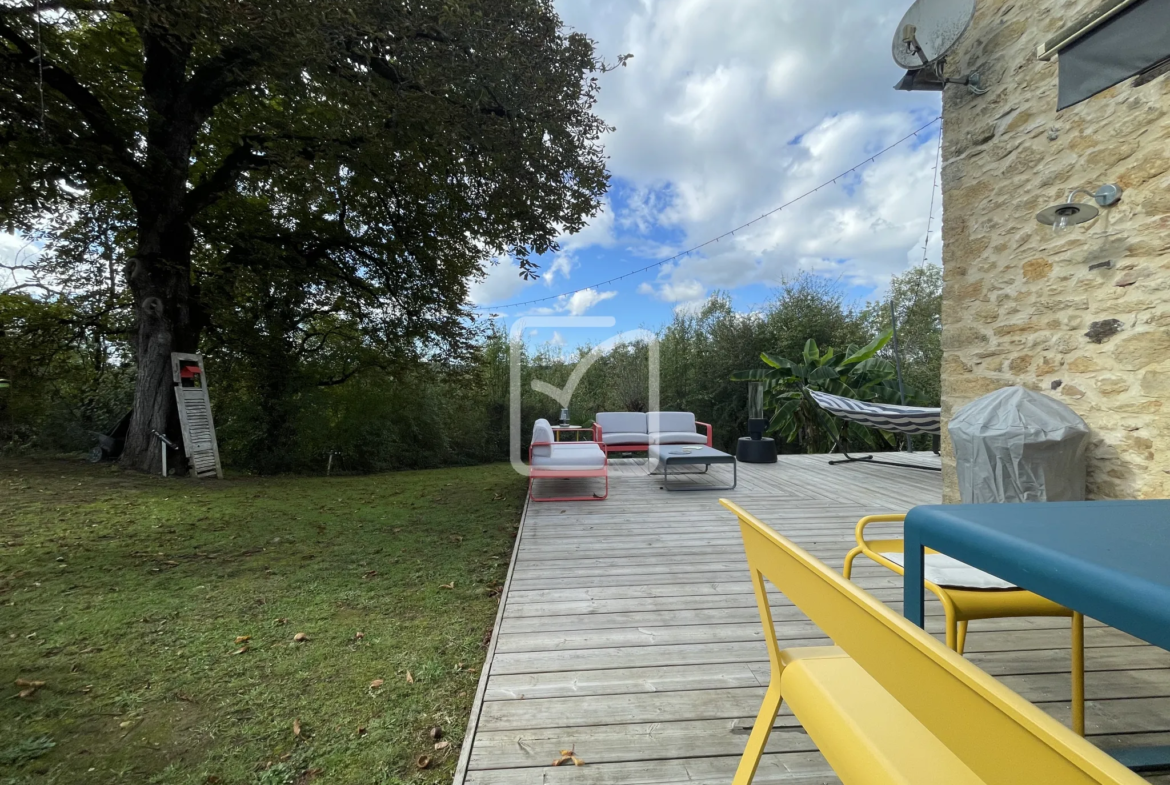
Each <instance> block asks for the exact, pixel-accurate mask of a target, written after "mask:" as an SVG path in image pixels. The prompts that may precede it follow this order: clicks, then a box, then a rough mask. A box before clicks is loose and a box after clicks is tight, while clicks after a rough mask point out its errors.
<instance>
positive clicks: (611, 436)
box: [601, 426, 650, 445]
mask: <svg viewBox="0 0 1170 785" xmlns="http://www.w3.org/2000/svg"><path fill="white" fill-rule="evenodd" d="M646 438H647V433H646V432H645V431H642V432H640V433H607V432H606V430H605V426H602V429H601V441H602V442H603V443H605V444H615V445H616V444H650V442H648V441H646Z"/></svg>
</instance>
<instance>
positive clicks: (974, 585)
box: [882, 553, 1020, 589]
mask: <svg viewBox="0 0 1170 785" xmlns="http://www.w3.org/2000/svg"><path fill="white" fill-rule="evenodd" d="M882 556H885V557H886V558H887V559H889V560H890V561H892V562H893V563H894V564H897V565H898V566H900V567H902V568H905V566H906V562H905V554H903V553H883V554H882ZM924 563H925V570H924V572H925V575H926V580H928V581H930V582H931V583H933V584H934V585H935V586H944V587H946V588H950V589H1018V588H1020V587H1019V586H1017V585H1015V584H1014V583H1008V582H1007V581H1005V580H1002V579H1000V578H997V577H995V576H994V575H992V574H991V573H989V572H984V571H983V570H981V569H979V568H977V567H972V566H971V565H970V564H964V563H963V562H961V561H959V560H958V559H952V558H951V557H950V556H947V555H946V554H945V553H928V554H926V556H925V558H924Z"/></svg>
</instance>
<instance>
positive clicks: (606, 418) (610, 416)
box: [594, 412, 646, 440]
mask: <svg viewBox="0 0 1170 785" xmlns="http://www.w3.org/2000/svg"><path fill="white" fill-rule="evenodd" d="M594 422H596V423H597V424H598V425H600V426H601V434H602V438H603V440H604V436H605V434H607V433H642V434H645V433H646V413H645V412H598V414H597V417H596V418H595V419H594Z"/></svg>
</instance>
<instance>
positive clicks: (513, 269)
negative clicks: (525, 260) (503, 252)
mask: <svg viewBox="0 0 1170 785" xmlns="http://www.w3.org/2000/svg"><path fill="white" fill-rule="evenodd" d="M534 283H535V281H533V280H525V279H524V278H522V277H521V276H520V265H518V264H517V263H516V260H515V259H512V258H511V257H508V256H501V257H497V258H496V259H495V260H493V263H492V264H491V265H490V266H489V267H488V268H487V270H486V271H485V273H484V275H483V277H482V278H478V279H474V280H472V282H471V285H470V286H469V287H468V299H469V300H471V302H473V303H475V304H476V305H479V306H484V305H495V304H497V303H505V302H508V301H509V300H515V299H516V298H517V297H518V296H520V294H521V293H522V292H523V291H524V290H525V289H527V288H528V287H529V286H532V285H533V284H534Z"/></svg>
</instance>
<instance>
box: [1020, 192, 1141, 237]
mask: <svg viewBox="0 0 1170 785" xmlns="http://www.w3.org/2000/svg"><path fill="white" fill-rule="evenodd" d="M1079 194H1085V195H1086V196H1091V197H1093V200H1094V201H1095V202H1096V203H1097V204H1098V205H1100V206H1101V207H1110V206H1112V205H1115V204H1117V203H1118V202H1119V201H1121V186H1117V185H1103V186H1101V187H1100V188H1098V189H1097V190H1096V191H1087V190H1085V189H1084V188H1077V189H1076V190H1074V191H1070V192H1069V194H1068V198H1067V199H1065V200H1064V202H1063V203H1062V204H1054V205H1052V206H1051V207H1047V208H1045V209H1043V210H1041V211H1040V212H1038V213H1037V214H1036V220H1037V221H1039V222H1040V223H1042V224H1044V225H1045V226H1051V227H1052V231H1053V232H1056V233H1058V234H1059V233H1060V232H1063V231H1064V230H1065V229H1067V228H1068V227H1070V226H1076V225H1077V224H1083V223H1084V222H1085V221H1091V220H1093V219H1094V218H1096V217H1097V216H1098V215H1099V214H1100V213H1101V210H1100V209H1098V208H1097V206H1096V205H1093V204H1090V203H1089V202H1074V201H1073V199H1075V198H1076V197H1077V196H1078V195H1079Z"/></svg>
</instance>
